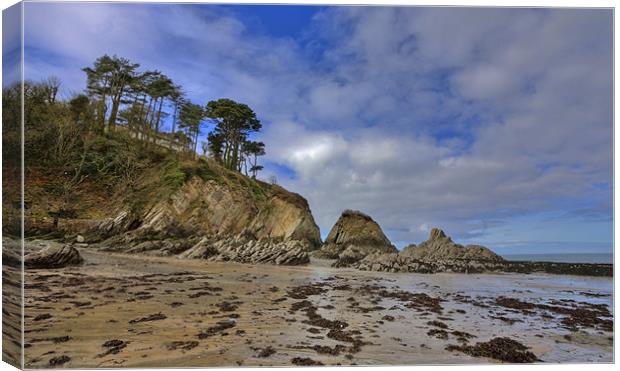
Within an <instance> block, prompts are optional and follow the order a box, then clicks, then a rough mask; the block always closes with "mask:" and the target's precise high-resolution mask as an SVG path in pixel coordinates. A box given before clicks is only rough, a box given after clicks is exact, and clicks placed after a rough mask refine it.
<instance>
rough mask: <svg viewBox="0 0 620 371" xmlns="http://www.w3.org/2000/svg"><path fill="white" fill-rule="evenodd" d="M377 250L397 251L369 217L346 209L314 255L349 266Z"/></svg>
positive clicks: (338, 264)
mask: <svg viewBox="0 0 620 371" xmlns="http://www.w3.org/2000/svg"><path fill="white" fill-rule="evenodd" d="M376 252H383V253H395V252H397V250H396V248H395V247H394V245H392V243H391V242H390V240H388V238H387V237H386V236H385V234H384V233H383V231H382V230H381V227H380V226H379V224H377V223H376V222H375V221H374V220H372V218H371V217H370V216H368V215H366V214H364V213H362V212H359V211H353V210H346V211H344V212H343V213H342V215H341V216H340V218H339V219H338V221H337V222H336V224H334V226H333V227H332V229H331V231H330V232H329V235H328V236H327V239H326V240H325V243H324V244H323V246H322V247H321V249H320V250H318V251H317V252H315V253H314V254H313V256H315V257H317V258H326V259H338V261H337V262H336V263H335V266H348V265H350V264H352V263H353V262H355V261H358V260H360V259H363V258H364V257H365V256H367V255H369V254H372V253H376Z"/></svg>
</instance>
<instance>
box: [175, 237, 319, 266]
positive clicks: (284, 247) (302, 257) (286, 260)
mask: <svg viewBox="0 0 620 371" xmlns="http://www.w3.org/2000/svg"><path fill="white" fill-rule="evenodd" d="M308 251H309V246H308V244H307V242H303V241H298V240H288V241H282V242H274V241H271V240H268V239H263V240H257V239H254V238H251V237H248V236H247V235H240V236H235V237H232V238H228V239H213V238H208V237H205V238H203V239H201V240H200V241H198V243H196V244H195V245H194V246H192V247H191V248H190V249H188V250H186V251H184V252H183V253H182V254H180V255H179V257H181V258H189V259H205V260H209V261H236V262H240V263H251V264H256V263H274V264H278V265H300V264H306V263H308V262H309V257H308Z"/></svg>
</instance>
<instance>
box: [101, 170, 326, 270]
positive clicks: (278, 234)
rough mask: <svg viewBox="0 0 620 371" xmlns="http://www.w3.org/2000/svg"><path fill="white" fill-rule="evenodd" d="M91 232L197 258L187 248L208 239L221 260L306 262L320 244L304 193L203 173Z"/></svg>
mask: <svg viewBox="0 0 620 371" xmlns="http://www.w3.org/2000/svg"><path fill="white" fill-rule="evenodd" d="M252 192H254V193H252ZM91 235H94V236H99V237H100V239H102V240H104V241H103V242H102V243H101V246H103V247H104V248H105V249H106V250H114V251H122V252H128V253H146V254H152V255H166V256H170V255H179V256H180V257H193V256H190V255H191V254H190V253H185V252H186V251H187V250H189V249H190V248H191V249H194V247H195V246H194V245H196V244H197V243H198V241H203V244H202V245H205V243H204V241H209V246H213V248H214V249H216V250H217V251H218V252H219V253H218V255H219V256H220V257H221V259H222V260H223V259H228V260H234V261H239V262H269V263H276V264H303V263H306V262H307V261H308V251H311V250H314V249H316V248H317V247H318V246H320V243H321V238H320V232H319V228H318V226H317V225H316V223H315V222H314V218H313V217H312V214H311V212H310V208H309V206H308V203H307V201H306V200H305V199H304V198H303V197H301V196H299V195H297V194H295V193H291V192H288V191H286V190H284V189H283V188H281V187H278V186H275V185H272V186H269V187H268V188H267V187H265V188H257V189H254V190H253V191H252V190H248V188H247V187H246V188H242V187H230V186H227V185H226V184H223V183H219V182H216V181H212V180H207V181H205V180H203V179H201V178H198V177H194V178H192V179H190V180H189V181H188V182H186V183H185V184H184V185H183V186H182V187H181V188H180V189H178V190H177V191H176V192H174V193H173V194H172V195H171V196H170V197H169V198H167V199H163V200H154V202H153V204H152V206H150V207H148V208H147V209H145V211H144V212H143V215H139V214H136V213H135V212H134V213H132V212H129V211H127V210H123V211H121V212H120V213H119V214H118V215H117V216H116V217H115V218H111V219H106V220H104V221H102V222H101V223H100V224H99V225H98V227H97V228H95V230H93V231H92V233H91ZM196 249H198V248H196ZM260 249H264V251H259V250H260ZM289 250H290V251H289ZM211 260H215V258H213V259H211Z"/></svg>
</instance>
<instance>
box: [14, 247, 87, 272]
mask: <svg viewBox="0 0 620 371" xmlns="http://www.w3.org/2000/svg"><path fill="white" fill-rule="evenodd" d="M82 262H83V259H82V256H81V255H80V253H79V252H78V251H77V250H76V249H75V248H74V247H73V246H71V244H66V245H62V244H51V245H49V246H47V247H46V248H44V249H43V250H40V251H37V252H33V253H30V254H28V255H26V256H25V257H24V266H25V267H26V268H34V269H53V268H63V267H67V266H71V265H79V264H81V263H82Z"/></svg>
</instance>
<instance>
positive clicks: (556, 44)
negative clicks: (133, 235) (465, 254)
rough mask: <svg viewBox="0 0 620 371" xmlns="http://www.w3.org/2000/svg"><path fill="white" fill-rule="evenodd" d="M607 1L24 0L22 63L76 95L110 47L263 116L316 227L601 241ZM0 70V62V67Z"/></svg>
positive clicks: (521, 240)
mask: <svg viewBox="0 0 620 371" xmlns="http://www.w3.org/2000/svg"><path fill="white" fill-rule="evenodd" d="M612 22H613V21H612V12H611V11H610V10H583V9H582V10H561V9H556V10H549V9H506V8H504V9H483V8H421V7H313V6H305V7H303V6H281V7H274V6H208V5H207V6H205V5H180V4H176V5H165V4H157V5H155V4H154V5H148V4H105V3H91V4H67V3H62V4H60V3H59V4H49V3H45V4H43V3H27V4H26V7H25V24H26V26H25V51H26V54H25V60H26V64H25V71H26V72H25V73H26V77H27V78H28V79H32V80H38V79H41V78H44V77H47V76H50V75H55V76H58V77H60V78H61V80H62V82H63V86H62V93H63V96H64V97H70V96H71V94H73V93H76V92H80V91H81V90H82V89H83V88H84V85H85V76H84V74H83V73H82V72H81V71H80V68H82V67H85V66H88V65H91V64H92V62H93V61H94V59H95V58H97V57H98V56H100V55H102V54H104V53H107V54H117V55H119V56H124V57H127V58H129V59H131V60H133V61H135V62H138V63H140V64H141V65H142V67H143V68H144V69H159V70H161V71H162V72H164V73H165V74H167V75H168V76H170V77H171V78H172V79H173V80H175V82H177V83H179V84H181V85H183V86H184V88H185V90H186V91H187V93H188V96H189V97H190V98H191V99H192V100H194V101H195V102H197V103H201V104H205V103H206V102H207V101H209V100H212V99H216V98H220V97H229V98H232V99H234V100H237V101H240V102H244V103H247V104H248V105H249V106H250V107H252V108H253V109H254V110H255V111H256V112H257V114H258V116H259V118H260V119H261V120H262V121H263V123H264V130H263V132H262V133H261V135H260V136H259V138H260V140H262V141H264V142H265V143H266V147H267V156H265V159H264V160H263V161H264V163H265V167H266V170H265V172H264V174H263V175H262V177H264V178H267V177H269V176H270V175H272V174H274V175H276V176H277V179H278V182H279V183H280V184H282V185H283V186H285V187H287V188H288V189H290V190H292V191H295V192H298V193H300V194H302V195H303V196H305V197H306V198H307V199H308V200H309V202H310V206H311V208H312V211H313V214H314V216H315V219H316V221H317V223H318V224H319V226H320V228H321V233H322V234H323V236H325V235H326V234H327V232H328V231H329V228H331V226H332V224H333V223H334V222H335V221H336V219H337V218H338V216H339V214H340V212H341V211H342V210H343V209H358V210H361V211H364V212H366V213H368V214H370V215H371V216H372V217H373V218H374V219H375V220H377V221H378V222H379V223H380V224H381V226H382V227H383V229H384V231H385V232H386V234H387V235H388V237H389V238H390V239H391V240H392V242H394V243H395V244H396V245H397V246H399V247H402V246H404V245H406V244H407V243H410V242H416V243H418V242H420V241H422V240H424V239H426V237H427V236H428V233H429V229H430V228H431V227H433V226H440V227H442V228H443V229H444V230H446V232H447V233H448V234H450V235H452V236H453V238H454V239H455V240H457V241H458V242H462V243H481V244H486V245H488V246H489V247H491V248H494V249H495V250H496V251H498V252H499V253H520V252H521V253H535V252H539V253H552V252H611V249H612V231H613V230H612V191H613V189H612V187H613V179H612V152H613V142H612V141H613V139H612V131H613V116H612V114H613V111H612V108H613V106H612V104H613V103H612V99H613V98H612V87H613V81H612V68H613V67H612V46H613V45H612V28H613V23H612ZM5 77H6V76H5Z"/></svg>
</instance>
